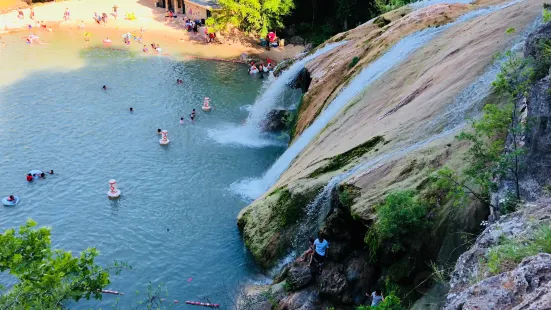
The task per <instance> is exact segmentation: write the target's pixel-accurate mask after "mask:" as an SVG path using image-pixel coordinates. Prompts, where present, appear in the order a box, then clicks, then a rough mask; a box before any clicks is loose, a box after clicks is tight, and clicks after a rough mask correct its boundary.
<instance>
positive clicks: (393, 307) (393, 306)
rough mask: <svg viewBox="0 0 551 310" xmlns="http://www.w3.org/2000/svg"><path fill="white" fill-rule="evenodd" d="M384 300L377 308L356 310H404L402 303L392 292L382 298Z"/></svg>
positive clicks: (367, 307) (360, 307)
mask: <svg viewBox="0 0 551 310" xmlns="http://www.w3.org/2000/svg"><path fill="white" fill-rule="evenodd" d="M384 298H385V299H384V300H383V301H382V302H381V303H380V304H378V305H377V306H359V307H356V310H406V308H405V307H404V306H402V301H401V300H400V298H399V297H398V296H396V294H395V293H394V292H391V293H389V294H388V295H387V296H384Z"/></svg>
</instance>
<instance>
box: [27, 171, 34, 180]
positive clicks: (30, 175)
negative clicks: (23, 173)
mask: <svg viewBox="0 0 551 310" xmlns="http://www.w3.org/2000/svg"><path fill="white" fill-rule="evenodd" d="M32 181H33V175H32V174H30V173H28V174H27V182H32Z"/></svg>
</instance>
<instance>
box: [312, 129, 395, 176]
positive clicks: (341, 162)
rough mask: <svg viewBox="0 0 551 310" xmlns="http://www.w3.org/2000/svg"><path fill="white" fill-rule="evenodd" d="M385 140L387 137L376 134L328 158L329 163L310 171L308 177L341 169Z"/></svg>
mask: <svg viewBox="0 0 551 310" xmlns="http://www.w3.org/2000/svg"><path fill="white" fill-rule="evenodd" d="M384 140H385V139H384V138H383V137H382V136H375V137H373V138H371V139H369V140H367V141H366V142H364V143H362V144H360V145H358V146H356V147H354V148H352V149H350V150H348V151H346V152H344V153H342V154H339V155H335V156H333V157H331V158H329V159H328V160H329V162H328V163H327V164H325V165H324V166H322V167H319V168H318V169H316V170H314V172H312V173H310V175H309V176H308V177H309V178H315V177H317V176H320V175H322V174H325V173H327V172H331V171H336V170H339V169H341V168H343V167H344V166H346V165H348V164H349V163H350V162H352V160H354V159H356V158H358V157H361V156H362V155H364V154H365V153H367V152H369V151H371V150H372V149H373V148H374V147H375V146H376V145H377V144H379V143H380V142H383V141H384Z"/></svg>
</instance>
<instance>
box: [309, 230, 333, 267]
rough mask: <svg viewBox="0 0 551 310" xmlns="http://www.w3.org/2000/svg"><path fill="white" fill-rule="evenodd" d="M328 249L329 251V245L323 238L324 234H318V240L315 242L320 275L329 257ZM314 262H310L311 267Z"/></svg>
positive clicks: (315, 256) (315, 258)
mask: <svg viewBox="0 0 551 310" xmlns="http://www.w3.org/2000/svg"><path fill="white" fill-rule="evenodd" d="M327 249H329V243H328V242H327V240H325V239H324V238H323V233H322V232H319V233H318V238H317V239H316V241H314V251H315V252H314V260H315V261H316V262H317V263H318V269H319V273H321V268H322V267H323V262H324V261H325V258H326V257H327ZM311 264H312V262H311V261H310V265H311Z"/></svg>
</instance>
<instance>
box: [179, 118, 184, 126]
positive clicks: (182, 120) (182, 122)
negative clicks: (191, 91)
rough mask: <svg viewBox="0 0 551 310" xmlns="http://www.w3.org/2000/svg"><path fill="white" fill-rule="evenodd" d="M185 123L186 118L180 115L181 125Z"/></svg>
mask: <svg viewBox="0 0 551 310" xmlns="http://www.w3.org/2000/svg"><path fill="white" fill-rule="evenodd" d="M182 124H184V118H183V117H180V125H182Z"/></svg>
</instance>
